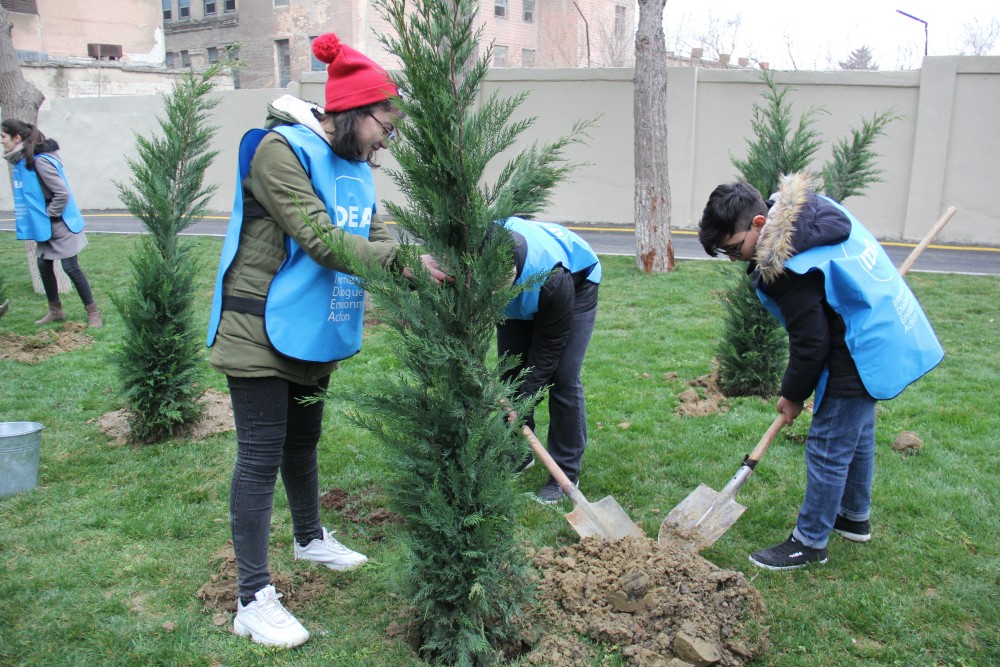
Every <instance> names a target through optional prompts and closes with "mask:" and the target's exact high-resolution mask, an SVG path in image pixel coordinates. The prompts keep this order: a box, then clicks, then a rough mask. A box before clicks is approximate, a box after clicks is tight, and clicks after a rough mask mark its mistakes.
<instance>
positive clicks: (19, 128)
mask: <svg viewBox="0 0 1000 667" xmlns="http://www.w3.org/2000/svg"><path fill="white" fill-rule="evenodd" d="M0 129H2V130H3V131H4V132H5V133H6V134H7V135H8V136H11V137H21V155H22V156H24V164H25V165H26V166H27V167H28V169H34V168H35V148H37V147H38V145H39V144H41V143H42V142H43V141H45V135H44V134H42V131H41V130H39V129H38V128H37V127H35V126H34V125H32V124H31V123H25V122H23V121H20V120H15V119H13V118H7V119H6V120H4V121H3V122H2V123H0ZM43 152H44V151H43Z"/></svg>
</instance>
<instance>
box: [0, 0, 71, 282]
mask: <svg viewBox="0 0 1000 667" xmlns="http://www.w3.org/2000/svg"><path fill="white" fill-rule="evenodd" d="M13 29H14V26H13V24H11V22H10V16H9V15H8V13H7V10H6V9H3V8H2V7H0V111H2V112H3V118H16V119H17V120H20V121H23V122H25V123H31V124H32V125H35V124H36V123H37V122H38V107H40V106H41V105H42V101H43V100H44V99H45V96H44V95H42V92H41V91H40V90H38V89H37V88H35V87H34V86H33V85H31V84H30V83H28V82H27V81H25V80H24V76H23V75H22V74H21V63H19V62H18V60H17V54H16V53H15V52H14V38H13V37H12V34H11V33H12V31H13ZM8 171H9V169H8ZM24 249H25V252H26V253H27V255H28V273H29V274H30V275H31V284H32V285H33V286H34V288H35V292H36V293H37V294H41V293H42V292H43V291H44V290H42V279H41V277H40V276H39V275H38V265H37V263H36V262H35V242H34V241H28V242H26V243H25V248H24ZM56 281H57V282H58V284H59V291H60V292H67V291H69V279H68V278H67V277H66V274H65V273H63V271H62V268H61V267H60V266H58V265H57V266H56Z"/></svg>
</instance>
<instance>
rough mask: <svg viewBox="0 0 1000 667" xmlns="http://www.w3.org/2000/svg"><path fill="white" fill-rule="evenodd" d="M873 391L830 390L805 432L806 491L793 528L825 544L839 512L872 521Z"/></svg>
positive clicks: (812, 543)
mask: <svg viewBox="0 0 1000 667" xmlns="http://www.w3.org/2000/svg"><path fill="white" fill-rule="evenodd" d="M877 403H878V401H876V400H875V399H874V398H871V397H870V396H856V397H850V398H841V397H836V396H827V397H825V398H824V399H823V402H822V404H821V405H820V410H819V412H818V413H816V414H814V415H813V419H812V425H811V426H810V427H809V436H808V437H807V438H806V497H805V500H804V501H803V503H802V508H801V509H800V510H799V518H798V521H797V522H796V525H795V530H793V531H792V534H793V535H794V536H795V539H797V540H798V541H800V542H802V543H803V544H805V545H806V546H807V547H812V548H814V549H821V548H823V547H825V546H826V542H827V538H829V536H830V531H831V530H833V522H834V521H836V519H837V515H838V514H842V515H843V516H844V518H846V519H850V520H851V521H867V520H868V517H869V512H870V511H871V505H872V481H873V480H874V478H875V406H876V404H877Z"/></svg>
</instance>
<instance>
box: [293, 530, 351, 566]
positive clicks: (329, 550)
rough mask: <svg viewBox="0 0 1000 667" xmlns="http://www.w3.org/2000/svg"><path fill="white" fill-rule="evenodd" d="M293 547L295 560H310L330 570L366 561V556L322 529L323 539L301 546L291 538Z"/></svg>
mask: <svg viewBox="0 0 1000 667" xmlns="http://www.w3.org/2000/svg"><path fill="white" fill-rule="evenodd" d="M292 543H293V545H294V548H293V549H292V557H293V558H294V559H295V560H299V559H300V558H301V559H302V560H311V561H312V562H314V563H319V564H320V565H326V566H327V567H328V568H330V569H331V570H353V569H354V568H356V567H358V566H359V565H362V564H363V563H365V562H367V561H368V557H367V556H365V555H362V554H359V553H358V552H357V551H351V550H350V549H348V548H347V547H345V546H344V545H343V544H341V543H340V542H338V541H337V540H336V539H334V537H333V535H331V534H330V533H328V532H327V530H326V528H324V529H323V539H322V540H320V539H316V540H313V541H312V542H310V543H309V544H307V545H306V546H304V547H302V546H299V543H298V542H296V541H295V540H292Z"/></svg>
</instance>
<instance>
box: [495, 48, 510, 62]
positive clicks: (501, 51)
mask: <svg viewBox="0 0 1000 667" xmlns="http://www.w3.org/2000/svg"><path fill="white" fill-rule="evenodd" d="M493 66H494V67H507V47H506V46H494V47H493Z"/></svg>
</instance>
